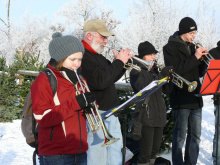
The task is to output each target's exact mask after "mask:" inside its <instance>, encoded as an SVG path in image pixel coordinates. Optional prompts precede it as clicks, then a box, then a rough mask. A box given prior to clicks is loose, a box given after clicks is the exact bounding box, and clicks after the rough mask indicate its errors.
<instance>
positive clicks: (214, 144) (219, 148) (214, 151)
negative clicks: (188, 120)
mask: <svg viewBox="0 0 220 165" xmlns="http://www.w3.org/2000/svg"><path fill="white" fill-rule="evenodd" d="M217 110H218V111H217ZM219 113H220V105H215V110H214V114H215V133H214V139H213V152H212V157H213V164H214V165H215V164H216V145H217V144H216V142H217V129H218V128H219V127H218V125H217V124H218V123H217V121H218V118H219V124H220V115H219ZM218 165H220V129H219V130H218Z"/></svg>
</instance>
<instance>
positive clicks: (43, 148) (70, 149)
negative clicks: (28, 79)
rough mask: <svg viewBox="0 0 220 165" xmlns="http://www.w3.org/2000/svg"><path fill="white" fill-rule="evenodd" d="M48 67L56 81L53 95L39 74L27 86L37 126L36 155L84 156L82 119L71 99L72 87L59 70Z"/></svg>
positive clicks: (42, 75)
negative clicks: (29, 89)
mask: <svg viewBox="0 0 220 165" xmlns="http://www.w3.org/2000/svg"><path fill="white" fill-rule="evenodd" d="M48 67H49V68H50V69H51V70H52V71H53V72H54V73H55V75H56V78H57V91H56V93H55V95H53V92H52V89H51V87H50V83H49V80H48V77H47V76H46V75H45V74H43V73H40V74H39V76H37V78H36V79H35V81H34V82H33V83H32V85H31V99H32V107H33V113H34V117H35V119H36V121H37V123H38V125H39V133H38V151H39V155H64V154H78V153H84V152H86V151H87V150H88V144H87V130H86V119H85V116H84V115H83V111H82V110H81V108H80V106H79V104H78V102H77V100H76V98H75V96H76V92H75V89H74V86H73V84H72V83H71V82H69V81H68V80H67V79H65V78H64V77H63V76H62V74H61V72H60V71H56V70H54V69H53V68H52V67H51V66H50V65H48Z"/></svg>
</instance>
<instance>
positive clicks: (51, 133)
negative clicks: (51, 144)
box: [50, 127, 54, 141]
mask: <svg viewBox="0 0 220 165" xmlns="http://www.w3.org/2000/svg"><path fill="white" fill-rule="evenodd" d="M53 129H54V127H52V128H51V132H50V141H52V137H53Z"/></svg>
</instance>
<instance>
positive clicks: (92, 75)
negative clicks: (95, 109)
mask: <svg viewBox="0 0 220 165" xmlns="http://www.w3.org/2000/svg"><path fill="white" fill-rule="evenodd" d="M123 66H124V63H123V62H122V61H121V60H114V61H113V62H112V63H111V62H110V61H109V60H107V59H106V58H105V57H104V56H103V55H101V54H94V53H92V52H90V51H89V50H87V49H85V54H84V55H83V59H82V65H81V67H82V75H83V77H85V79H86V80H87V83H88V86H89V88H90V91H91V92H92V93H93V94H94V95H95V98H96V101H97V104H98V105H99V109H100V110H109V109H111V108H113V107H115V106H117V105H119V104H120V101H119V98H118V95H117V91H116V88H115V84H114V83H115V82H116V81H118V80H119V79H120V78H121V77H122V75H123V74H124V73H125V69H124V68H123Z"/></svg>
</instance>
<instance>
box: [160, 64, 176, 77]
mask: <svg viewBox="0 0 220 165" xmlns="http://www.w3.org/2000/svg"><path fill="white" fill-rule="evenodd" d="M172 69H173V66H165V67H164V68H163V69H162V70H161V75H162V76H163V77H166V76H169V74H170V72H171V71H172Z"/></svg>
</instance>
